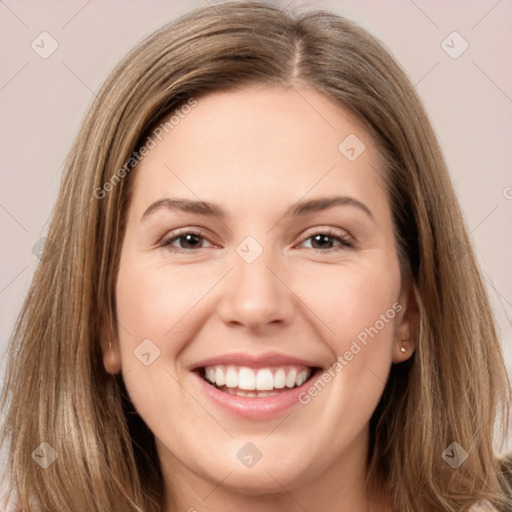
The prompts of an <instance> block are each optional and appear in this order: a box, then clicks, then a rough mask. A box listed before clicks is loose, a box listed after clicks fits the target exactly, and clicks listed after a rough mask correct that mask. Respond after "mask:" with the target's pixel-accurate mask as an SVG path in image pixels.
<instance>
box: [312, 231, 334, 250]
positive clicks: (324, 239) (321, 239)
mask: <svg viewBox="0 0 512 512" xmlns="http://www.w3.org/2000/svg"><path fill="white" fill-rule="evenodd" d="M313 240H314V242H313V243H312V246H313V247H314V245H315V243H320V248H322V247H325V246H326V245H325V244H327V245H328V246H329V247H332V237H330V236H329V235H324V234H319V235H315V236H314V237H313ZM314 248H315V249H316V247H314Z"/></svg>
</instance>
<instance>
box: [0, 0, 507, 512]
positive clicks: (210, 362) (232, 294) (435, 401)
mask: <svg viewBox="0 0 512 512" xmlns="http://www.w3.org/2000/svg"><path fill="white" fill-rule="evenodd" d="M454 242H456V244H457V246H458V247H459V248H460V247H462V248H463V249H464V250H463V251H462V254H463V256H462V257H459V258H454V257H453V254H452V253H451V252H450V250H449V248H450V247H452V246H453V244H454ZM508 397H509V384H508V380H507V375H506V371H505V367H504V364H503V360H502V356H501V351H500V346H499V343H498V340H497V336H496V332H495V328H494V325H493V320H492V314H491V310H490V307H489V304H488V300H487V297H486V295H485V291H484V287H483V285H482V281H481V278H480V276H479V273H478V270H477V266H476V263H475V258H474V255H473V252H472V250H471V247H470V245H469V241H468V237H467V233H466V230H465V227H464V224H463V221H462V216H461V213H460V209H459V207H458V205H457V201H456V198H455V196H454V193H453V189H452V186H451V184H450V180H449V177H448V173H447V170H446V166H445V163H444V161H443V158H442V156H441V153H440V150H439V146H438V144H437V141H436V139H435V136H434V134H433V132H432V129H431V127H430V124H429V121H428V119H427V116H426V114H425V112H424V109H423V107H422V106H421V104H420V102H419V100H418V98H417V95H416V93H415V91H414V89H413V87H412V86H411V84H410V82H409V81H408V79H407V78H406V76H405V74H404V73H403V71H402V70H401V69H400V67H399V66H398V65H397V64H396V63H395V62H394V61H393V59H392V58H391V57H390V56H389V54H388V53H387V52H386V51H385V50H384V49H383V47H382V46H381V45H380V44H379V43H378V42H377V41H376V40H375V39H374V38H372V37H371V36H370V35H368V34H367V33H366V32H365V31H363V30H361V29H360V28H358V27H356V26H355V25H353V24H352V23H350V22H349V21H347V20H345V19H343V18H340V17H338V16H335V15H333V14H330V13H327V12H317V13H310V14H304V15H300V14H297V15H296V16H295V17H293V16H291V15H289V14H287V13H286V12H284V11H283V10H280V9H278V8H277V7H274V6H271V5H268V4H262V3H254V2H250V3H228V4H224V5H217V6H213V7H208V8H205V9H200V10H198V11H195V12H193V13H191V14H189V15H187V16H185V17H183V18H181V19H179V20H177V21H175V22H173V23H171V24H169V25H167V26H165V27H163V28H162V29H160V30H159V31H157V32H156V33H154V34H153V35H151V36H150V37H149V38H147V39H146V40H145V41H144V42H143V43H141V44H140V45H139V46H138V47H137V48H136V49H135V50H133V51H132V52H131V53H130V54H129V55H128V56H127V57H126V58H125V59H124V60H123V62H121V64H120V65H119V66H118V67H117V68H116V69H115V70H114V72H113V73H112V74H111V76H110V77H109V78H108V79H107V81H106V83H105V84H104V86H103V88H102V90H101V92H100V93H99V94H98V96H97V99H96V101H95V103H94V104H93V106H92V107H91V109H90V111H89V113H88V115H87V117H86V119H85V121H84V123H83V126H82V129H81V131H80V134H79V136H78V138H77V141H76V143H75V145H74V147H73V148H72V150H71V153H70V155H69V158H68V162H67V172H66V174H65V177H64V181H63V183H62V187H61V191H60V195H59V198H58V202H57V205H56V208H55V211H54V215H53V219H52V222H51V225H50V228H49V232H48V243H47V247H46V248H45V252H44V256H43V259H42V263H41V265H40V266H39V268H38V269H37V272H36V275H35V277H34V281H33V284H32V287H31V289H30V292H29V295H28V297H27V299H26V302H25V305H24V307H23V310H22V313H21V316H20V318H19V321H18V324H17V326H16V329H15V332H14V336H13V340H12V345H11V352H10V360H9V368H8V372H7V379H6V384H5V389H4V394H3V402H2V403H3V408H4V410H6V411H7V415H8V417H9V420H10V421H9V422H7V423H6V426H5V428H4V431H3V438H4V439H5V440H6V441H8V442H9V444H8V446H9V456H10V459H9V460H10V462H9V464H10V470H11V485H12V486H13V487H14V486H15V491H16V495H17V498H18V501H19V503H20V507H19V509H20V510H29V509H30V506H31V503H33V504H35V506H36V507H39V509H41V510H52V511H53V510H55V511H57V510H58V511H65V510H69V511H71V510H81V511H93V510H94V511H97V510H105V511H114V510H123V511H130V510H133V511H163V512H170V511H174V510H189V511H192V510H199V511H203V510H222V511H230V510H234V509H235V508H236V509H237V510H248V511H260V510H265V511H272V510H283V509H285V510H318V511H330V510H337V511H339V510H347V511H377V510H378V511H386V512H391V511H402V510H403V511H411V512H412V511H414V512H418V511H429V512H431V511H447V510H449V511H459V510H460V511H462V510H469V509H470V508H471V507H477V506H478V507H481V508H480V510H482V509H486V510H492V508H491V507H492V506H493V507H495V509H496V508H497V509H498V510H506V507H510V506H511V504H512V502H511V500H510V498H509V497H507V494H508V495H510V487H509V486H508V484H507V480H506V477H505V475H504V471H505V469H506V464H505V461H503V460H501V459H500V458H499V457H498V456H497V455H496V453H495V451H494V446H493V435H494V433H495V432H496V430H495V419H496V416H497V414H498V413H500V414H501V416H499V417H500V418H501V420H502V422H501V423H500V424H499V425H500V429H498V433H501V434H504V433H505V432H506V430H507V427H508V425H507V419H508ZM473 510H475V508H473Z"/></svg>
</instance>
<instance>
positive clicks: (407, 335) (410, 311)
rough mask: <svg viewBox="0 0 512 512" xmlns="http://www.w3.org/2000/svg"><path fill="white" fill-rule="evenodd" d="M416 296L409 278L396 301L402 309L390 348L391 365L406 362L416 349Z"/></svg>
mask: <svg viewBox="0 0 512 512" xmlns="http://www.w3.org/2000/svg"><path fill="white" fill-rule="evenodd" d="M416 294H417V290H416V286H415V284H414V281H413V279H412V278H410V279H408V280H407V281H406V282H405V283H404V285H403V286H402V291H401V292H400V298H399V300H398V303H399V304H400V305H401V306H402V308H401V309H400V311H399V314H398V315H397V324H396V335H395V336H396V339H395V341H394V343H393V348H392V361H393V363H402V362H404V361H406V360H407V359H409V358H410V357H411V356H412V354H413V353H414V350H415V348H416V344H417V339H418V323H419V307H418V300H417V295H416ZM403 348H404V349H405V350H403Z"/></svg>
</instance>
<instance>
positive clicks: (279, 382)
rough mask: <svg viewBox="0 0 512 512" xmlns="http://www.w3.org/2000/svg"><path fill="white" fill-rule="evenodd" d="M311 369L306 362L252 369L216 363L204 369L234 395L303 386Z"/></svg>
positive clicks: (212, 381)
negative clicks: (302, 364) (304, 365)
mask: <svg viewBox="0 0 512 512" xmlns="http://www.w3.org/2000/svg"><path fill="white" fill-rule="evenodd" d="M311 373H312V369H311V368H305V367H303V366H280V367H277V368H260V369H252V368H249V367H247V366H241V367H240V366H239V367H237V366H223V365H215V366H208V367H206V368H205V369H204V378H205V380H206V381H208V382H209V383H210V384H214V385H215V386H216V387H217V388H218V389H220V390H221V391H224V392H225V393H229V394H231V395H237V396H248V397H267V396H273V395H277V394H278V393H282V392H285V391H287V390H288V389H293V388H296V387H298V386H302V384H304V382H306V381H307V380H308V378H309V377H310V376H311Z"/></svg>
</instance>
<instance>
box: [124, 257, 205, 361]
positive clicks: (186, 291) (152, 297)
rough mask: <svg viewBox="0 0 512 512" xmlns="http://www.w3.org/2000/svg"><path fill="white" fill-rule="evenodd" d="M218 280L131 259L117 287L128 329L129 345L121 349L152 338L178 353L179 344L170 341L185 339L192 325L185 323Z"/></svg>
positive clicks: (126, 336) (194, 272) (163, 348)
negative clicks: (182, 337) (185, 331)
mask: <svg viewBox="0 0 512 512" xmlns="http://www.w3.org/2000/svg"><path fill="white" fill-rule="evenodd" d="M214 277H215V276H213V275H211V273H210V275H204V276H203V275H201V274H198V272H197V270H196V271H193V270H186V269H184V268H183V267H177V268H176V269H173V270H172V271H171V269H169V268H168V267H167V268H166V267H164V266H162V265H155V264H147V265H146V264H144V262H141V261H139V262H137V263H135V262H134V261H131V260H130V259H129V258H127V259H126V260H125V261H124V262H122V264H121V267H120V269H119V274H118V280H117V287H116V305H117V314H118V320H119V322H120V324H121V325H122V326H123V327H124V328H125V329H124V335H125V336H124V337H123V338H122V341H123V342H124V343H122V345H123V344H124V345H125V346H124V347H123V346H122V347H121V349H122V350H123V348H124V349H128V348H130V347H131V348H132V350H133V348H135V345H137V344H138V343H140V342H141V341H142V340H143V339H145V338H149V339H151V340H153V341H154V342H155V344H157V345H158V346H159V347H160V349H161V350H162V351H164V350H165V351H166V353H169V352H176V351H178V350H179V349H180V347H179V344H177V343H169V342H168V341H169V339H173V340H180V339H181V337H180V336H179V334H180V333H182V330H183V326H184V325H185V324H186V323H188V322H186V321H185V322H183V321H182V320H184V319H185V318H187V319H188V317H189V315H190V314H193V310H194V308H195V307H196V306H197V304H198V303H199V301H200V300H201V297H202V296H204V295H205V293H207V291H208V290H209V289H210V288H211V287H212V283H213V282H214ZM120 334H123V329H121V331H120ZM182 334H184V333H182ZM166 340H167V341H166ZM128 345H129V346H128ZM132 345H133V346H132Z"/></svg>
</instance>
